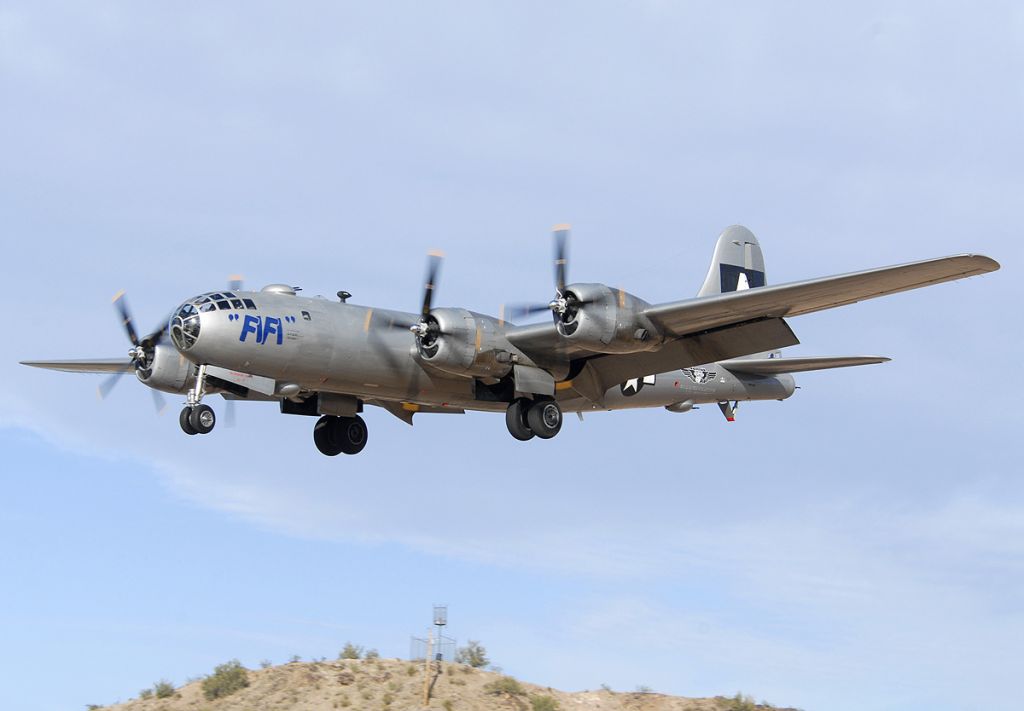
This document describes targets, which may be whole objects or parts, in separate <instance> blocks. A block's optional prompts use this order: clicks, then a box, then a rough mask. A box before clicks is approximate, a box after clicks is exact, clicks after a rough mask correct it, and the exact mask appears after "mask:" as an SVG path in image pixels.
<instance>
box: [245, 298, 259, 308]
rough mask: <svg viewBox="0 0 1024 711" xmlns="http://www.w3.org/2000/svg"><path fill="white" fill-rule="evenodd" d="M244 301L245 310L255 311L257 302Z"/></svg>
mask: <svg viewBox="0 0 1024 711" xmlns="http://www.w3.org/2000/svg"><path fill="white" fill-rule="evenodd" d="M242 301H243V302H245V308H247V309H255V308H256V302H254V301H253V300H252V299H242Z"/></svg>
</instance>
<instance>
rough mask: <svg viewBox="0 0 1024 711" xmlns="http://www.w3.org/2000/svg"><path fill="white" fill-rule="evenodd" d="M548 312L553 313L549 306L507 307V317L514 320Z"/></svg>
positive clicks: (514, 305)
mask: <svg viewBox="0 0 1024 711" xmlns="http://www.w3.org/2000/svg"><path fill="white" fill-rule="evenodd" d="M548 311H551V307H550V306H549V305H548V304H511V305H509V306H506V307H505V315H506V316H508V318H510V319H513V320H514V319H517V318H525V317H527V316H532V315H533V314H539V313H543V312H548Z"/></svg>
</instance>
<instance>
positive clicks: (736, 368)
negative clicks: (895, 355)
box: [719, 356, 891, 375]
mask: <svg viewBox="0 0 1024 711" xmlns="http://www.w3.org/2000/svg"><path fill="white" fill-rule="evenodd" d="M890 360H891V358H884V357H882V356H838V357H831V358H829V357H817V358H749V359H744V358H738V359H736V360H725V361H722V362H720V363H719V365H720V366H722V367H723V368H725V369H726V370H730V371H732V372H733V373H749V374H751V375H779V374H781V373H806V372H807V371H810V370H828V369H830V368H850V367H852V366H855V365H875V364H877V363H888V362H889V361H890Z"/></svg>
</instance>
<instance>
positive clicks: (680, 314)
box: [644, 254, 999, 337]
mask: <svg viewBox="0 0 1024 711" xmlns="http://www.w3.org/2000/svg"><path fill="white" fill-rule="evenodd" d="M997 269H999V263H998V262H996V261H995V260H994V259H990V258H989V257H985V256H983V255H978V254H960V255H955V256H952V257H940V258H938V259H926V260H924V261H922V262H912V263H910V264H899V265H896V266H892V267H881V268H879V269H868V270H866V271H862V272H853V273H851V274H841V275H839V276H831V277H823V278H820V279H809V280H807V281H797V282H791V283H789V284H779V285H777V286H762V287H757V288H754V289H745V290H743V291H732V292H728V293H725V294H716V295H715V296H703V297H698V298H693V299H686V300H684V301H675V302H670V303H666V304H656V305H654V306H651V307H649V308H648V309H646V310H645V311H644V313H645V314H646V315H647V316H648V317H649V318H650V319H651V320H652V321H653V322H654V323H655V324H657V325H658V326H660V327H661V328H663V329H664V331H665V334H666V335H667V336H676V337H679V336H685V335H688V334H691V333H699V332H702V331H706V330H708V329H713V328H719V327H722V326H729V325H732V324H736V323H742V322H745V321H750V320H753V319H761V318H783V317H788V316H800V315H801V314H809V313H813V312H815V311H822V310H824V309H831V308H835V307H837V306H845V305H846V304H853V303H856V302H858V301H864V300H865V299H873V298H876V297H878V296H885V295H887V294H895V293H897V292H900V291H909V290H910V289H918V288H920V287H923V286H930V285H932V284H940V283H942V282H944V281H952V280H954V279H963V278H965V277H969V276H975V275H977V274H984V273H986V272H993V271H995V270H997Z"/></svg>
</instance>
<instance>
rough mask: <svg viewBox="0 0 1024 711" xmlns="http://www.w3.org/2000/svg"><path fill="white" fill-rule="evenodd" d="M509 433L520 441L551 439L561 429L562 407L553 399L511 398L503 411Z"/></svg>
mask: <svg viewBox="0 0 1024 711" xmlns="http://www.w3.org/2000/svg"><path fill="white" fill-rule="evenodd" d="M505 425H506V426H507V427H508V431H509V434H511V435H512V436H513V437H515V438H516V439H518V440H519V441H520V442H526V441H528V440H531V439H533V438H534V437H540V438H541V439H551V438H552V437H554V436H555V435H556V434H558V432H559V430H561V429H562V408H561V407H559V406H558V403H557V402H555V401H554V400H546V399H545V400H528V399H526V398H519V399H518V400H513V401H512V404H510V405H509V406H508V409H507V410H506V411H505Z"/></svg>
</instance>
